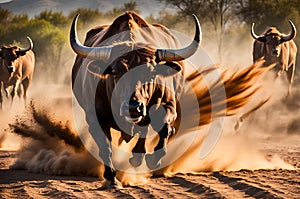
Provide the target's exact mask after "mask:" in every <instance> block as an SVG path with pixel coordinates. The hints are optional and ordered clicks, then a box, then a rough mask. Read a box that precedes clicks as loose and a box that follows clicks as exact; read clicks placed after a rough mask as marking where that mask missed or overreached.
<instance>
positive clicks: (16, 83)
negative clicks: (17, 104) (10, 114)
mask: <svg viewBox="0 0 300 199" xmlns="http://www.w3.org/2000/svg"><path fill="white" fill-rule="evenodd" d="M19 86H20V80H19V79H17V80H16V82H15V84H14V86H13V90H12V92H11V104H12V103H13V101H14V97H15V95H16V94H17V93H18V89H19Z"/></svg>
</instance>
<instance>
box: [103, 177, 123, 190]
mask: <svg viewBox="0 0 300 199" xmlns="http://www.w3.org/2000/svg"><path fill="white" fill-rule="evenodd" d="M107 189H108V190H110V189H123V185H122V183H121V182H120V181H119V180H118V179H117V178H114V180H106V181H105V182H104V183H103V185H102V186H101V187H100V188H99V190H107Z"/></svg>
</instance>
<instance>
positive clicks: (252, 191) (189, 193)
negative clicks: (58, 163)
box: [0, 140, 300, 198]
mask: <svg viewBox="0 0 300 199" xmlns="http://www.w3.org/2000/svg"><path fill="white" fill-rule="evenodd" d="M265 144H266V147H265V149H264V152H265V153H266V154H274V153H276V154H279V156H281V157H282V158H283V159H284V160H286V161H287V162H288V163H290V164H291V165H293V166H295V168H296V170H283V169H279V170H267V169H259V170H240V171H231V172H230V171H227V172H226V171H221V172H207V173H200V174H176V175H174V176H172V177H152V178H151V179H150V180H148V181H147V183H146V184H141V185H137V186H130V187H125V188H124V189H123V190H110V191H108V190H100V189H99V187H101V185H102V183H103V180H99V178H95V177H87V176H54V175H46V174H37V173H30V172H28V171H25V170H11V169H9V165H11V164H12V162H13V161H14V159H15V154H16V152H15V151H6V150H1V151H0V162H1V164H0V176H1V178H0V198H96V197H97V198H299V197H300V170H299V169H300V163H299V161H300V145H299V142H298V144H297V143H294V145H291V143H290V141H289V142H287V141H285V140H283V142H280V143H278V142H274V141H272V140H267V141H266V143H265Z"/></svg>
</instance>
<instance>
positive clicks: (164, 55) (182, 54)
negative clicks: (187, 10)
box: [156, 14, 202, 61]
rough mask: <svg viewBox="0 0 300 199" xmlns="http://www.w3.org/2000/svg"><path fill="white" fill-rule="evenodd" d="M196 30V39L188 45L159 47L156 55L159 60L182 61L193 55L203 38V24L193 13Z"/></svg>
mask: <svg viewBox="0 0 300 199" xmlns="http://www.w3.org/2000/svg"><path fill="white" fill-rule="evenodd" d="M193 17H194V20H195V25H196V32H195V36H194V41H193V42H192V43H191V44H190V45H189V46H187V47H185V48H181V49H157V51H156V55H157V56H156V57H157V59H158V60H159V61H181V60H184V59H186V58H188V57H190V56H192V55H193V54H194V53H195V52H196V51H197V49H198V48H199V47H200V44H201V40H202V32H201V26H200V23H199V20H198V18H197V17H196V15H194V14H193Z"/></svg>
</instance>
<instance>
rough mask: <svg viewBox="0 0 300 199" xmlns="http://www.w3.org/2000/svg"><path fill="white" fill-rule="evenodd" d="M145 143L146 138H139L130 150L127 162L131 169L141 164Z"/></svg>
mask: <svg viewBox="0 0 300 199" xmlns="http://www.w3.org/2000/svg"><path fill="white" fill-rule="evenodd" d="M145 142H146V138H139V139H138V141H137V143H136V145H135V146H134V148H133V149H132V157H131V158H130V159H129V162H130V164H131V165H132V166H133V167H138V166H140V165H141V164H142V161H143V158H144V156H145V153H146V148H145Z"/></svg>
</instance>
